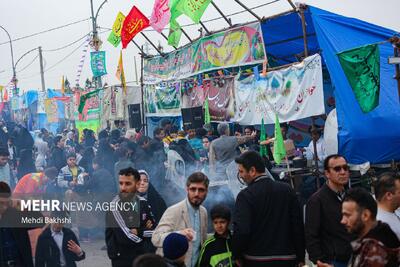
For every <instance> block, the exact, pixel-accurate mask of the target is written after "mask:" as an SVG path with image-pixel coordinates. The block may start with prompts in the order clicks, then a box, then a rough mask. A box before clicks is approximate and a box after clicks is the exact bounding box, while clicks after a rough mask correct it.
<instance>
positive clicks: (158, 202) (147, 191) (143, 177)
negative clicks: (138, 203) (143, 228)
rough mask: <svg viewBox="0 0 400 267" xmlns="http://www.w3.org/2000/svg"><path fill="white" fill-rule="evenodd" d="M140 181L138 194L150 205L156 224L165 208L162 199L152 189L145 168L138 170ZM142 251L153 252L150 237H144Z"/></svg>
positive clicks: (153, 248)
mask: <svg viewBox="0 0 400 267" xmlns="http://www.w3.org/2000/svg"><path fill="white" fill-rule="evenodd" d="M139 174H140V182H139V187H138V189H137V191H138V194H139V196H141V197H143V198H145V199H146V200H147V203H148V204H149V206H150V207H151V211H152V212H153V215H154V219H155V221H156V224H158V222H159V221H160V219H161V216H162V215H163V214H164V211H165V210H166V209H167V205H166V204H165V201H164V199H163V198H162V197H161V195H160V194H159V193H158V192H157V191H156V190H155V189H154V187H153V186H152V185H151V183H150V181H149V174H148V173H147V172H146V171H145V170H139ZM143 250H144V253H154V252H155V251H156V248H155V247H154V246H153V244H152V243H151V237H145V238H144V244H143Z"/></svg>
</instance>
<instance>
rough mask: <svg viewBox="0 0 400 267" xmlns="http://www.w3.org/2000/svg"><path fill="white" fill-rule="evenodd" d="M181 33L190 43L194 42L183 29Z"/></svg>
mask: <svg viewBox="0 0 400 267" xmlns="http://www.w3.org/2000/svg"><path fill="white" fill-rule="evenodd" d="M181 31H182V33H183V34H184V35H185V36H186V38H188V40H189V42H192V38H190V36H189V34H187V33H186V31H185V30H184V29H183V28H181Z"/></svg>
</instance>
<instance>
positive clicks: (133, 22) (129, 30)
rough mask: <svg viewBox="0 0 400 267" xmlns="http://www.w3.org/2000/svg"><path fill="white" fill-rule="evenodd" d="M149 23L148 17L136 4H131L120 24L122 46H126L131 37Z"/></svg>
mask: <svg viewBox="0 0 400 267" xmlns="http://www.w3.org/2000/svg"><path fill="white" fill-rule="evenodd" d="M149 25H150V21H149V19H148V18H147V17H146V16H145V15H143V13H142V12H141V11H140V10H139V9H138V8H137V7H136V6H133V8H132V9H131V11H130V12H129V14H128V16H126V18H125V20H124V23H123V25H122V31H121V40H122V48H126V47H127V46H128V43H129V42H130V41H131V40H132V39H133V37H135V36H136V34H138V33H139V32H141V31H142V30H143V29H145V28H147V27H148V26H149Z"/></svg>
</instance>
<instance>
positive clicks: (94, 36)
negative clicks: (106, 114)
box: [90, 0, 106, 89]
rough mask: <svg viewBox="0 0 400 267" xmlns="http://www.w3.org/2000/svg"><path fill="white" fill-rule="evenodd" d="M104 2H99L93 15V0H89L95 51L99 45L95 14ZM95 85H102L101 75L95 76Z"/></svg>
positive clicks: (99, 86) (97, 86)
mask: <svg viewBox="0 0 400 267" xmlns="http://www.w3.org/2000/svg"><path fill="white" fill-rule="evenodd" d="M105 2H106V1H104V2H103V3H102V4H101V6H100V7H99V9H98V10H97V14H96V16H95V15H94V9H93V0H90V11H91V13H92V17H91V19H92V27H93V40H92V42H93V48H94V50H95V51H99V46H100V40H98V36H97V22H96V19H97V15H98V14H99V10H100V8H101V7H102V6H103V5H104V3H105ZM95 86H96V89H97V88H101V87H102V81H101V76H100V77H96V78H95Z"/></svg>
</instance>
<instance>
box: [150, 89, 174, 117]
mask: <svg viewBox="0 0 400 267" xmlns="http://www.w3.org/2000/svg"><path fill="white" fill-rule="evenodd" d="M180 91H181V83H180V82H163V83H159V84H153V85H152V84H148V85H145V87H144V103H145V105H144V106H145V112H146V116H158V117H164V116H179V115H180V114H181V109H180V108H181V96H180Z"/></svg>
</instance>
